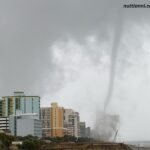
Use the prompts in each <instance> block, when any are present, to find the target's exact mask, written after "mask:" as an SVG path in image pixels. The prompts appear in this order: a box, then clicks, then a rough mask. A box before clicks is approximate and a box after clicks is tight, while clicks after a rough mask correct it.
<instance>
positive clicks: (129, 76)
mask: <svg viewBox="0 0 150 150" xmlns="http://www.w3.org/2000/svg"><path fill="white" fill-rule="evenodd" d="M130 3H135V4H145V5H148V4H149V1H148V0H142V1H141V0H126V1H121V0H113V1H112V0H92V1H91V0H82V1H81V0H75V1H73V0H65V1H59V0H55V1H49V0H44V1H42V0H40V1H35V0H32V1H29V0H22V1H20V0H13V1H7V0H5V1H3V0H2V1H0V20H1V21H0V33H1V34H0V68H1V69H0V83H1V84H0V96H4V95H10V94H11V93H12V92H13V91H16V90H21V91H25V92H26V93H31V94H32V95H40V97H41V106H48V105H49V104H50V102H52V101H57V102H58V103H59V104H60V105H63V106H64V107H69V108H74V109H75V110H76V111H78V112H80V114H81V119H82V120H85V121H86V122H87V123H88V126H91V127H94V125H95V120H96V119H97V118H96V117H97V116H98V114H101V112H103V109H104V105H105V103H106V101H105V100H106V99H107V95H108V88H109V87H108V86H109V80H110V76H111V74H113V75H112V79H113V80H114V81H113V82H112V83H113V86H112V93H110V95H111V97H110V98H109V101H108V103H106V104H107V109H106V110H107V113H109V114H117V115H118V116H119V124H118V131H119V132H118V138H119V139H120V140H123V141H124V140H148V139H150V135H149V134H148V133H149V130H150V129H149V126H150V117H149V113H150V111H149V105H150V102H149V99H150V94H149V89H150V59H149V58H150V51H149V48H150V44H149V39H150V27H149V24H150V20H149V17H150V9H149V8H123V6H124V5H127V4H130ZM115 43H116V44H115ZM114 45H115V46H114ZM113 47H115V50H116V49H117V50H116V51H117V52H116V53H115V54H116V55H115V56H114V57H112V56H113V54H114V53H113V52H114V50H113ZM114 58H115V59H114ZM114 60H115V61H114ZM112 62H115V63H114V64H115V65H113V66H115V67H114V68H115V69H114V70H115V71H110V70H111V68H113V67H112V64H113V63H112ZM110 72H111V73H110ZM113 72H115V73H113ZM110 89H111V88H110ZM87 112H90V113H88V115H87ZM91 118H92V119H91Z"/></svg>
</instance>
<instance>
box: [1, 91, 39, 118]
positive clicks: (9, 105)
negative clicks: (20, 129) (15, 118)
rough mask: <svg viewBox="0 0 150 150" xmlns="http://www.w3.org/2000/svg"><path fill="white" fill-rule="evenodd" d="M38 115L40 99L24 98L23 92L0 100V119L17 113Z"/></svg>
mask: <svg viewBox="0 0 150 150" xmlns="http://www.w3.org/2000/svg"><path fill="white" fill-rule="evenodd" d="M19 112H20V113H37V115H38V117H39V114H40V97H39V96H26V95H25V94H24V92H14V95H13V96H3V97H2V100H0V117H8V116H9V115H16V114H18V113H19Z"/></svg>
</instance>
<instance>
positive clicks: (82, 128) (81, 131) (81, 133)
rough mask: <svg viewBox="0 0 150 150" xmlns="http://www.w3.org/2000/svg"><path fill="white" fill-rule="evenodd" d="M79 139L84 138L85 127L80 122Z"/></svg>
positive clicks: (83, 123)
mask: <svg viewBox="0 0 150 150" xmlns="http://www.w3.org/2000/svg"><path fill="white" fill-rule="evenodd" d="M79 126H80V137H86V125H85V122H80V123H79Z"/></svg>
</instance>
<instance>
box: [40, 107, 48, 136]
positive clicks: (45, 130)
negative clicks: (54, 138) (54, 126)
mask: <svg viewBox="0 0 150 150" xmlns="http://www.w3.org/2000/svg"><path fill="white" fill-rule="evenodd" d="M50 112H51V111H50V107H42V108H41V110H40V119H41V121H42V135H43V137H50V136H51V126H50V122H51V121H50V120H51V118H50V116H51V114H50Z"/></svg>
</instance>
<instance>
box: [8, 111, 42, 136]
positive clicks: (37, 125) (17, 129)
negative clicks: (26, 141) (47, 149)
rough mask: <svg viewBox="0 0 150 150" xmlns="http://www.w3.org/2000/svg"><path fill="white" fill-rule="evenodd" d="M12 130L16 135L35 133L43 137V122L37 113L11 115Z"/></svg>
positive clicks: (34, 134)
mask: <svg viewBox="0 0 150 150" xmlns="http://www.w3.org/2000/svg"><path fill="white" fill-rule="evenodd" d="M10 131H11V134H12V135H15V136H27V135H33V136H37V137H39V138H41V137H42V122H41V121H40V120H39V118H38V115H37V114H36V113H35V114H18V115H11V116H10Z"/></svg>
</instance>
